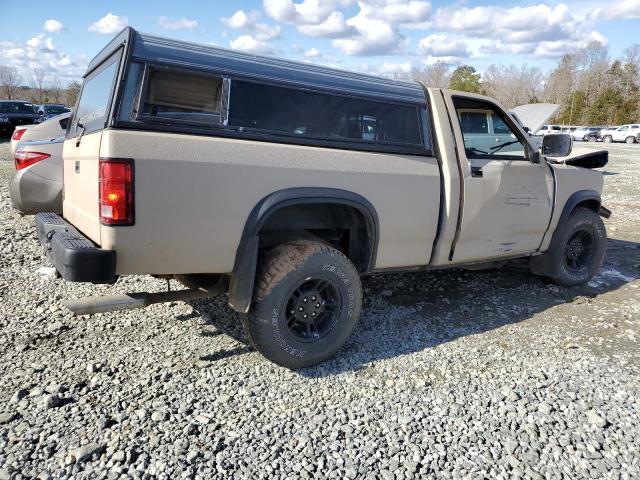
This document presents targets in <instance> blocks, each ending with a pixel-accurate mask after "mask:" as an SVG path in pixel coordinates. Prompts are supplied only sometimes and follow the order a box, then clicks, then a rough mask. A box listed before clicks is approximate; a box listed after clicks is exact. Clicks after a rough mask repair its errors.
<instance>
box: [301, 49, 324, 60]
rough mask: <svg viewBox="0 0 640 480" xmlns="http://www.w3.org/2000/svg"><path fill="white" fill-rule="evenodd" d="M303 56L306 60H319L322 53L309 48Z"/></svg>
mask: <svg viewBox="0 0 640 480" xmlns="http://www.w3.org/2000/svg"><path fill="white" fill-rule="evenodd" d="M304 56H305V57H307V58H320V57H322V52H321V51H320V50H318V49H317V48H310V49H309V50H307V51H306V52H304Z"/></svg>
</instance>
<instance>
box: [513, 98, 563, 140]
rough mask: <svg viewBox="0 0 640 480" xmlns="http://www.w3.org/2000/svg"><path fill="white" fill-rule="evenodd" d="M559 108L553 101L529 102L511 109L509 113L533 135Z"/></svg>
mask: <svg viewBox="0 0 640 480" xmlns="http://www.w3.org/2000/svg"><path fill="white" fill-rule="evenodd" d="M559 109H560V105H557V104H555V103H529V104H527V105H519V106H517V107H515V108H513V109H511V114H513V115H515V117H516V118H517V119H518V120H519V121H520V123H521V124H522V126H523V127H527V128H528V129H529V132H530V133H531V134H532V135H533V134H534V133H536V132H537V131H538V130H540V128H541V127H542V126H543V125H544V124H545V123H547V121H548V120H549V119H550V118H551V117H553V116H554V115H555V114H556V112H557V111H558V110H559Z"/></svg>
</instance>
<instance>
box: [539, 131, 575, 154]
mask: <svg viewBox="0 0 640 480" xmlns="http://www.w3.org/2000/svg"><path fill="white" fill-rule="evenodd" d="M572 149H573V137H572V136H571V135H569V134H567V133H555V134H552V135H545V136H544V137H543V138H542V155H543V156H545V157H566V156H567V155H569V154H570V153H571V150H572Z"/></svg>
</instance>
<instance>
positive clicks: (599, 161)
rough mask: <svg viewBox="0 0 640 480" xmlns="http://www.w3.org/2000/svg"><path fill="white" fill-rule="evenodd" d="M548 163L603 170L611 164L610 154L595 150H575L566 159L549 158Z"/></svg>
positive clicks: (605, 151)
mask: <svg viewBox="0 0 640 480" xmlns="http://www.w3.org/2000/svg"><path fill="white" fill-rule="evenodd" d="M547 161H549V162H551V163H564V164H566V165H571V166H573V167H582V168H601V167H604V166H605V165H606V164H607V163H609V152H608V151H607V150H596V149H594V148H574V149H573V150H572V151H571V153H570V154H569V155H567V156H566V157H554V158H547Z"/></svg>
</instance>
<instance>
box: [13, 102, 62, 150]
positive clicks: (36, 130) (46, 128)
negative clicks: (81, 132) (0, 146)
mask: <svg viewBox="0 0 640 480" xmlns="http://www.w3.org/2000/svg"><path fill="white" fill-rule="evenodd" d="M70 116H71V112H67V113H63V114H62V115H58V116H57V117H53V118H50V119H49V120H45V121H44V122H42V123H40V124H37V125H25V126H21V127H16V129H15V130H14V131H13V135H12V136H11V153H12V154H13V153H16V150H17V149H18V144H19V143H20V142H23V141H27V140H42V139H46V138H55V137H59V136H60V135H64V134H65V133H66V131H67V123H68V122H69V117H70Z"/></svg>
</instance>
